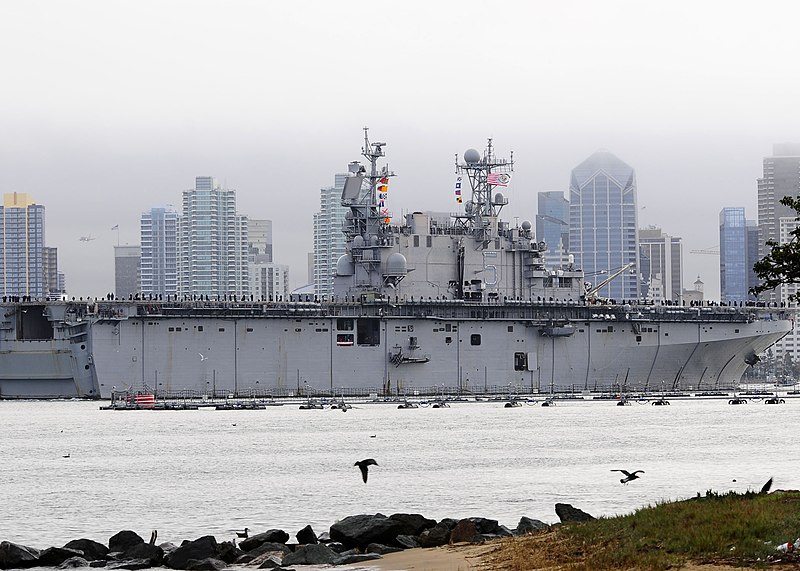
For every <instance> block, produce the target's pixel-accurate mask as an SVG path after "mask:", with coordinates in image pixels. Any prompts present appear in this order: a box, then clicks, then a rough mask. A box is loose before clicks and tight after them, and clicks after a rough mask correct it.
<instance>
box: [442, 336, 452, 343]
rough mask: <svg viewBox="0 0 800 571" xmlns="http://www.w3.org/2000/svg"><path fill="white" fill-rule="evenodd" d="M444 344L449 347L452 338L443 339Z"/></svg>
mask: <svg viewBox="0 0 800 571" xmlns="http://www.w3.org/2000/svg"><path fill="white" fill-rule="evenodd" d="M444 342H445V343H447V344H448V345H450V343H452V342H453V338H452V337H445V338H444Z"/></svg>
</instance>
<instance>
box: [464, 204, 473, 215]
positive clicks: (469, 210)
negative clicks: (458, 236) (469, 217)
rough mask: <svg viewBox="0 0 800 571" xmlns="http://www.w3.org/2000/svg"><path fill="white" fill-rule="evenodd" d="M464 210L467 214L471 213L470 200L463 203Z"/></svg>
mask: <svg viewBox="0 0 800 571" xmlns="http://www.w3.org/2000/svg"><path fill="white" fill-rule="evenodd" d="M464 212H466V213H467V214H472V203H471V202H467V203H466V204H465V205H464Z"/></svg>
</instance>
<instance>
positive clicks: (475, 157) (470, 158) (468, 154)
mask: <svg viewBox="0 0 800 571" xmlns="http://www.w3.org/2000/svg"><path fill="white" fill-rule="evenodd" d="M464 161H466V163H467V164H473V163H479V162H480V161H481V154H480V153H479V152H478V151H476V150H475V149H467V150H466V151H465V152H464Z"/></svg>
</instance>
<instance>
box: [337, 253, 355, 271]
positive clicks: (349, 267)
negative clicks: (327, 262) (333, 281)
mask: <svg viewBox="0 0 800 571" xmlns="http://www.w3.org/2000/svg"><path fill="white" fill-rule="evenodd" d="M354 273H356V272H355V264H353V258H351V257H350V256H349V255H348V254H345V255H344V256H339V259H338V260H337V261H336V275H337V276H352V275H353V274H354Z"/></svg>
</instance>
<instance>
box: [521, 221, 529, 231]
mask: <svg viewBox="0 0 800 571" xmlns="http://www.w3.org/2000/svg"><path fill="white" fill-rule="evenodd" d="M522 229H523V230H530V229H531V222H530V220H523V221H522Z"/></svg>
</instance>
